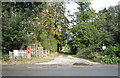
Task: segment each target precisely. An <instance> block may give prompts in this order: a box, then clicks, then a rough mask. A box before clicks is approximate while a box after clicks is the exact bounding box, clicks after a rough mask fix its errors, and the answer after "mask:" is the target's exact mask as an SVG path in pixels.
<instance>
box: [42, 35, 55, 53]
mask: <svg viewBox="0 0 120 78" xmlns="http://www.w3.org/2000/svg"><path fill="white" fill-rule="evenodd" d="M40 36H41V44H42V46H43V47H44V49H47V50H49V51H51V52H56V51H57V40H56V39H55V38H54V37H53V36H52V35H50V34H45V33H43V34H41V35H40Z"/></svg>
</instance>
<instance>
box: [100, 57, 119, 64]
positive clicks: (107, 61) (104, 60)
mask: <svg viewBox="0 0 120 78" xmlns="http://www.w3.org/2000/svg"><path fill="white" fill-rule="evenodd" d="M100 60H101V63H105V64H118V63H120V58H119V57H111V56H109V55H105V56H101V58H100Z"/></svg>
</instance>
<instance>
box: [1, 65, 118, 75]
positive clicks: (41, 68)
mask: <svg viewBox="0 0 120 78" xmlns="http://www.w3.org/2000/svg"><path fill="white" fill-rule="evenodd" d="M2 69H3V70H2V75H3V76H118V65H102V64H101V65H92V66H81V65H80V66H79V65H36V64H34V65H4V66H2Z"/></svg>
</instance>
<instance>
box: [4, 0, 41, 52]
mask: <svg viewBox="0 0 120 78" xmlns="http://www.w3.org/2000/svg"><path fill="white" fill-rule="evenodd" d="M40 5H42V3H34V4H33V3H30V2H19V3H18V2H16V3H14V2H11V3H7V2H5V3H2V27H3V28H2V37H3V38H2V40H3V45H2V47H3V48H2V49H3V52H6V53H8V51H12V50H14V49H22V48H25V46H27V45H28V44H29V43H30V41H31V38H30V34H31V33H32V23H33V22H32V21H33V20H32V19H33V17H35V15H33V14H35V13H36V12H40V11H41V10H42V8H39V6H40ZM42 6H43V5H42ZM38 9H39V10H38Z"/></svg>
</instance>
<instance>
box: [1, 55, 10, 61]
mask: <svg viewBox="0 0 120 78" xmlns="http://www.w3.org/2000/svg"><path fill="white" fill-rule="evenodd" d="M2 59H3V61H8V60H10V59H9V55H7V54H3V56H2Z"/></svg>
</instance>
